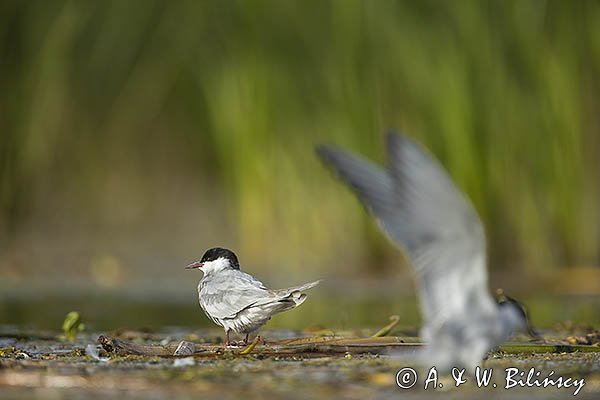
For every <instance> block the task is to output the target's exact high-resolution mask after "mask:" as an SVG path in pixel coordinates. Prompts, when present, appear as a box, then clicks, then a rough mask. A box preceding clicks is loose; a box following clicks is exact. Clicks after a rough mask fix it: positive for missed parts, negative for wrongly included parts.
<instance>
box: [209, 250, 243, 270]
mask: <svg viewBox="0 0 600 400" xmlns="http://www.w3.org/2000/svg"><path fill="white" fill-rule="evenodd" d="M219 258H226V259H228V260H229V263H230V264H231V266H232V267H233V268H234V269H240V263H239V261H238V259H237V256H236V255H235V253H234V252H233V251H231V250H229V249H224V248H222V247H213V248H212V249H208V250H206V253H204V255H203V256H202V259H201V260H200V262H209V261H214V260H217V259H219Z"/></svg>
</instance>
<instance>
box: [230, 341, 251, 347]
mask: <svg viewBox="0 0 600 400" xmlns="http://www.w3.org/2000/svg"><path fill="white" fill-rule="evenodd" d="M247 345H248V342H247V341H245V340H240V341H239V342H238V341H235V340H229V341H226V342H225V346H226V347H244V346H247Z"/></svg>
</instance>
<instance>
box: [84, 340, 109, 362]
mask: <svg viewBox="0 0 600 400" xmlns="http://www.w3.org/2000/svg"><path fill="white" fill-rule="evenodd" d="M85 354H86V355H88V356H90V357H92V358H93V359H94V360H96V361H102V362H106V361H108V360H109V359H110V358H109V357H100V349H99V348H98V346H97V345H95V344H88V345H87V346H86V347H85Z"/></svg>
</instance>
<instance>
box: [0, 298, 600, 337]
mask: <svg viewBox="0 0 600 400" xmlns="http://www.w3.org/2000/svg"><path fill="white" fill-rule="evenodd" d="M521 300H522V301H524V302H525V303H526V305H527V306H528V308H529V310H530V314H531V318H532V322H533V324H534V325H535V326H538V327H543V328H550V327H553V326H554V325H555V324H556V323H559V322H563V321H572V322H574V323H581V324H588V325H596V326H598V325H600V312H599V311H598V310H600V296H552V297H550V296H547V297H540V296H536V297H534V298H527V297H523V298H521ZM72 310H77V311H79V312H80V313H81V314H82V316H83V318H84V320H85V323H86V325H87V326H88V327H89V328H91V329H94V330H107V329H115V328H118V327H130V328H135V327H148V328H153V329H158V328H164V327H166V326H181V327H190V328H194V327H197V328H202V327H212V326H214V325H213V324H212V323H211V322H210V321H209V320H208V319H207V318H206V317H205V316H204V314H203V313H202V310H201V309H200V307H199V306H198V304H197V302H196V301H195V299H187V298H186V299H185V300H184V299H182V298H175V299H173V298H169V297H156V296H153V297H151V298H150V299H148V300H146V299H143V300H141V299H140V297H139V296H137V297H135V298H132V296H129V295H127V294H126V293H124V292H110V293H105V292H93V293H90V294H82V293H80V294H70V295H64V294H62V295H61V294H51V295H50V294H49V295H40V296H16V295H14V294H12V295H6V294H0V323H2V324H13V325H19V326H27V327H31V328H37V329H59V328H60V326H61V324H62V321H63V319H64V317H65V315H66V313H67V312H69V311H72ZM393 314H398V315H399V316H400V318H401V319H400V324H399V326H400V327H401V328H402V329H406V330H407V331H414V330H415V329H416V327H418V325H419V321H420V319H419V318H420V317H419V311H418V306H417V303H416V300H415V299H414V298H413V297H399V296H393V295H390V294H385V295H378V293H367V294H364V293H363V294H362V295H361V296H343V295H338V294H337V293H336V294H330V295H327V294H325V295H324V294H322V293H321V294H315V295H313V296H311V297H310V298H309V299H308V301H307V302H305V303H304V304H303V305H302V307H300V308H298V309H296V310H293V311H290V312H286V313H283V314H279V315H276V316H275V317H274V318H273V320H272V321H271V322H269V324H268V325H267V327H268V328H289V329H303V328H306V327H309V326H312V327H319V326H320V327H323V328H329V329H353V328H359V327H367V328H376V327H381V326H383V325H385V324H387V321H388V317H389V316H390V315H393Z"/></svg>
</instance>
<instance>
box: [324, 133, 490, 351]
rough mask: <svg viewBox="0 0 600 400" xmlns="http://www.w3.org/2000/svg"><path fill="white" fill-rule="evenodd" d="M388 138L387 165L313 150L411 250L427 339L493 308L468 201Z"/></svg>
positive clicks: (412, 148)
mask: <svg viewBox="0 0 600 400" xmlns="http://www.w3.org/2000/svg"><path fill="white" fill-rule="evenodd" d="M387 144H388V152H389V169H388V170H384V169H382V168H379V167H377V166H375V165H373V164H372V163H370V162H368V161H366V160H363V159H360V158H357V157H355V156H353V155H351V154H348V153H347V152H345V151H343V150H340V149H337V148H335V147H331V146H319V147H317V153H318V154H319V156H320V157H321V159H323V161H324V162H325V163H327V164H328V165H330V166H331V167H332V168H333V169H334V170H335V171H336V172H337V173H338V174H339V175H340V177H341V178H342V179H343V180H344V181H345V182H346V183H347V184H348V185H349V186H350V187H352V189H353V190H354V191H355V192H356V194H357V196H358V197H359V199H360V200H361V202H362V203H363V204H364V205H365V207H366V208H367V209H368V210H369V211H370V212H371V213H372V214H373V215H374V216H375V218H376V219H377V221H378V222H379V223H380V225H381V226H382V228H383V229H384V230H385V231H386V232H387V233H388V234H389V236H390V237H391V238H392V239H393V240H394V241H395V242H397V244H398V245H400V246H401V247H402V248H403V249H404V250H405V251H406V252H407V253H408V255H409V256H410V259H411V263H412V266H413V268H414V270H415V272H416V277H417V284H418V289H419V292H420V293H419V300H420V303H421V308H422V313H423V319H424V325H423V332H422V335H423V336H424V338H425V340H427V341H431V340H432V339H437V337H438V336H439V335H440V334H442V335H443V334H445V333H447V332H441V329H442V327H443V326H444V325H445V324H446V323H447V322H448V321H467V320H468V319H469V318H470V317H469V316H470V315H472V316H473V318H478V317H479V316H481V315H486V314H488V313H489V312H493V309H494V307H495V305H494V303H493V300H492V299H491V297H490V295H489V293H488V292H487V272H486V251H485V237H484V232H483V228H482V226H481V223H480V221H479V218H478V217H477V214H476V213H475V211H474V209H473V207H472V206H471V204H470V203H469V202H468V200H467V199H466V198H465V197H464V196H463V195H462V194H461V192H460V191H459V190H458V189H457V188H456V187H455V186H454V184H453V183H452V180H451V179H450V177H449V175H448V174H447V173H446V171H445V170H444V169H443V168H442V166H441V165H440V164H439V163H438V162H437V161H436V160H435V159H433V157H431V156H430V155H429V154H427V153H426V152H425V151H424V149H423V148H421V146H419V145H417V144H416V143H414V142H413V141H411V140H410V139H408V138H407V137H406V136H403V135H398V134H389V135H388V137H387ZM460 325H461V328H464V326H465V325H466V324H460ZM463 333H465V332H463Z"/></svg>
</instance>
